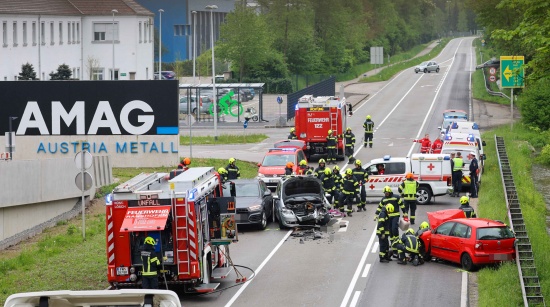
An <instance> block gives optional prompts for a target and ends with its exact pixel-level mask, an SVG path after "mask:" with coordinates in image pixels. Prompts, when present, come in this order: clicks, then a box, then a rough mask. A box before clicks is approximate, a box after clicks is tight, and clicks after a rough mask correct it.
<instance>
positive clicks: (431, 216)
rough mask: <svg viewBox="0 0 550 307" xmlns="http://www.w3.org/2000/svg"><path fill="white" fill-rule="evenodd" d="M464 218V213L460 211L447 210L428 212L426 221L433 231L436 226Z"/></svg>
mask: <svg viewBox="0 0 550 307" xmlns="http://www.w3.org/2000/svg"><path fill="white" fill-rule="evenodd" d="M463 217H464V211H462V210H460V209H447V210H439V211H434V212H428V221H429V222H430V228H431V229H435V228H436V227H437V226H439V225H441V224H443V223H444V222H446V221H449V220H453V219H459V218H463Z"/></svg>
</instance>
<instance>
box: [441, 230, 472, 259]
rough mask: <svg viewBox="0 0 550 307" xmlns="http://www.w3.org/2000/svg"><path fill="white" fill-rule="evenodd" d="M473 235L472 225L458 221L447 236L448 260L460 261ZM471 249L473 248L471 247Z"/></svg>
mask: <svg viewBox="0 0 550 307" xmlns="http://www.w3.org/2000/svg"><path fill="white" fill-rule="evenodd" d="M471 235H472V230H471V229H470V226H468V225H465V224H462V223H460V222H457V223H456V224H455V226H454V227H453V228H452V230H451V232H450V234H449V237H448V238H447V242H446V247H447V253H448V255H449V258H448V260H449V261H452V262H454V263H460V256H461V255H462V252H464V250H465V249H466V246H467V245H468V243H469V241H470V240H469V239H470V237H471ZM470 250H471V249H470Z"/></svg>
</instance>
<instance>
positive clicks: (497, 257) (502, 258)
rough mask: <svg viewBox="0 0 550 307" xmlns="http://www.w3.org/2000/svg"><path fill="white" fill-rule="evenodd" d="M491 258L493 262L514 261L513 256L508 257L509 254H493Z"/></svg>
mask: <svg viewBox="0 0 550 307" xmlns="http://www.w3.org/2000/svg"><path fill="white" fill-rule="evenodd" d="M489 258H491V260H499V261H506V260H512V257H511V255H508V254H492V255H491V256H490V257H489Z"/></svg>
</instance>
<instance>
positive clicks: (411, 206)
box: [405, 200, 416, 225]
mask: <svg viewBox="0 0 550 307" xmlns="http://www.w3.org/2000/svg"><path fill="white" fill-rule="evenodd" d="M409 209H410V210H411V213H409ZM405 213H407V214H408V215H409V218H410V219H411V224H413V225H414V220H415V218H416V216H415V213H416V200H405Z"/></svg>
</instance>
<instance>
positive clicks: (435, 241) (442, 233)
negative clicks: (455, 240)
mask: <svg viewBox="0 0 550 307" xmlns="http://www.w3.org/2000/svg"><path fill="white" fill-rule="evenodd" d="M455 224H456V223H455V222H446V223H443V224H441V225H439V227H437V228H436V229H435V230H434V231H433V232H432V237H431V248H430V253H431V255H432V256H433V257H437V258H441V259H445V260H450V259H451V258H452V257H451V256H450V253H449V251H448V249H449V246H448V244H447V240H448V239H449V235H450V233H451V230H452V229H453V227H454V226H455Z"/></svg>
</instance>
